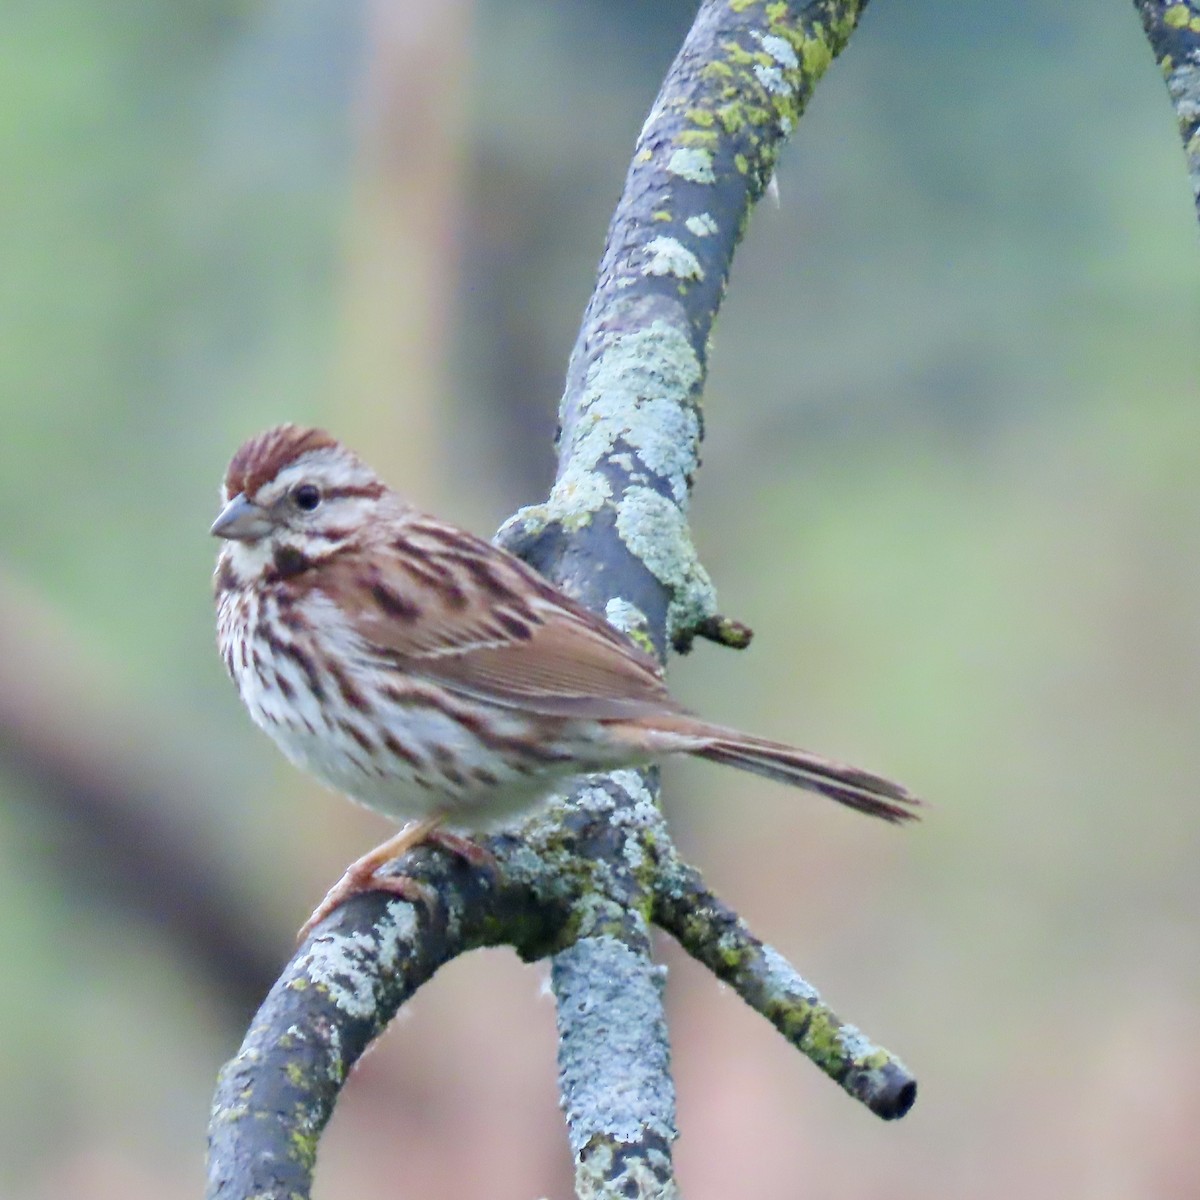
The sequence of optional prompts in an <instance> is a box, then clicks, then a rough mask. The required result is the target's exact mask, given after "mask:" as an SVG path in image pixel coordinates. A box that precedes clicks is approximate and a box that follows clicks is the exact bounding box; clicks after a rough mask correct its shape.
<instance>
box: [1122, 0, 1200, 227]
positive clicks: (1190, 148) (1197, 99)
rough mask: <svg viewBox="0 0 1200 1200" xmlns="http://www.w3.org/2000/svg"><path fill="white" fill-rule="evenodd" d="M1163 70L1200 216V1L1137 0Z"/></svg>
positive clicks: (1136, 2)
mask: <svg viewBox="0 0 1200 1200" xmlns="http://www.w3.org/2000/svg"><path fill="white" fill-rule="evenodd" d="M1134 4H1135V5H1136V7H1137V9H1138V12H1140V13H1141V16H1142V28H1143V29H1145V31H1146V36H1147V37H1148V38H1149V39H1150V47H1151V49H1152V50H1153V51H1154V58H1155V61H1156V62H1157V63H1158V66H1159V69H1160V70H1161V71H1162V73H1163V79H1164V80H1165V81H1166V84H1167V91H1168V93H1169V94H1170V97H1171V103H1172V104H1173V105H1174V106H1175V116H1176V118H1177V119H1178V122H1179V135H1180V137H1181V138H1182V139H1183V148H1184V152H1185V153H1186V154H1187V164H1188V177H1189V178H1190V179H1191V183H1192V195H1193V196H1194V197H1195V201H1196V215H1197V217H1198V218H1200V4H1197V3H1196V2H1195V0H1134Z"/></svg>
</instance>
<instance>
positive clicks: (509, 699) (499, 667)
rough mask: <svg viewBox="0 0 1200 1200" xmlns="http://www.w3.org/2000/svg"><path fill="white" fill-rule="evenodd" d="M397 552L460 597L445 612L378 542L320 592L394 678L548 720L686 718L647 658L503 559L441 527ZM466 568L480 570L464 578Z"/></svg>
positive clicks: (337, 566) (432, 591)
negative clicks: (445, 576)
mask: <svg viewBox="0 0 1200 1200" xmlns="http://www.w3.org/2000/svg"><path fill="white" fill-rule="evenodd" d="M402 540H403V541H404V542H406V543H407V544H409V545H410V546H412V547H413V549H419V550H420V552H421V554H422V556H423V562H424V564H425V565H426V566H430V565H432V566H433V568H434V570H435V572H436V571H437V570H440V569H443V568H444V569H446V570H449V571H452V572H453V575H454V579H455V582H456V583H457V584H458V585H459V588H460V589H461V592H460V593H459V594H458V595H456V597H455V598H454V600H453V601H452V602H447V600H446V598H445V597H443V596H440V595H439V593H438V591H437V589H436V588H435V587H433V586H431V585H430V584H429V583H428V582H424V583H422V582H421V581H420V579H419V577H416V576H414V575H412V574H410V573H409V572H407V571H406V570H405V568H404V565H403V558H404V555H402V554H401V553H400V552H398V551H397V550H395V549H394V548H390V547H387V546H385V545H383V544H380V542H378V541H376V542H375V544H374V545H373V546H372V547H371V548H370V550H369V551H368V552H367V554H366V555H364V556H363V557H357V556H339V557H338V558H337V559H336V560H334V561H331V562H329V563H328V564H326V566H325V567H324V568H323V570H322V575H323V576H324V578H323V579H322V581H321V584H320V586H321V587H322V588H323V589H327V590H328V591H330V592H331V593H332V594H334V595H335V596H336V599H337V602H338V604H339V605H340V606H341V607H342V609H343V611H345V612H346V613H347V614H348V616H349V617H350V621H351V624H352V625H353V626H354V628H355V630H356V631H357V632H358V633H359V634H360V635H361V636H362V637H363V638H365V639H366V641H367V642H369V643H371V644H372V645H374V646H377V647H379V649H380V650H381V651H382V652H383V656H384V657H386V658H387V659H388V660H389V661H391V662H394V663H395V665H396V667H397V669H398V670H400V671H403V672H405V673H406V674H412V675H416V676H420V677H422V678H424V679H428V680H431V681H433V682H436V683H439V684H442V685H444V686H445V687H447V688H449V689H451V690H452V691H455V692H458V693H461V694H464V695H470V696H475V697H477V698H480V699H485V700H490V701H492V702H493V703H495V704H501V705H505V706H507V707H512V708H520V709H524V710H526V711H529V712H536V713H544V714H546V715H548V716H572V717H581V718H590V719H593V720H603V719H608V718H616V717H637V716H650V715H652V714H655V713H668V712H670V713H679V712H682V711H683V709H682V708H681V706H680V705H679V704H678V703H677V702H676V701H675V700H674V699H673V698H672V697H671V695H670V693H669V692H668V691H667V688H666V685H665V684H664V683H663V681H662V677H661V673H660V671H659V667H658V663H657V662H656V661H655V660H654V659H653V658H652V657H651V656H650V655H648V654H646V653H644V652H643V651H642V650H640V649H639V648H638V647H636V646H634V644H633V643H632V642H630V641H629V640H628V639H627V638H626V637H625V636H624V635H623V634H621V633H619V632H618V631H617V630H615V629H613V628H612V626H610V625H609V624H608V622H607V621H605V620H603V619H602V618H600V617H598V616H596V615H595V614H594V613H592V612H590V611H589V610H588V609H586V608H584V607H583V606H582V605H581V604H578V603H577V602H576V601H574V600H571V599H570V598H569V597H568V596H565V595H564V594H563V593H561V592H559V591H558V590H557V589H556V588H554V587H552V586H551V585H550V584H548V583H547V582H546V580H545V579H543V578H542V576H540V575H538V574H537V573H536V572H535V571H533V570H532V568H530V567H528V566H526V564H525V563H523V562H521V561H520V560H519V559H517V558H514V557H513V556H512V555H510V554H508V553H507V552H506V551H503V550H500V549H498V548H497V547H495V546H493V545H491V544H490V543H488V542H485V541H482V540H481V539H478V538H475V537H473V536H472V535H470V534H467V533H465V532H464V531H461V530H457V529H451V527H449V526H442V527H441V529H440V530H439V531H438V534H437V536H436V537H425V536H421V534H420V533H419V532H410V533H406V535H405V537H404V539H402ZM468 557H469V558H470V559H472V560H473V561H474V563H475V565H476V567H478V566H480V565H482V566H483V567H484V568H486V569H484V570H478V569H476V570H472V569H471V567H470V566H469V565H467V562H466V560H467V559H468ZM364 559H365V560H366V561H364ZM389 559H390V561H389ZM497 585H499V586H497ZM462 593H465V597H466V603H462Z"/></svg>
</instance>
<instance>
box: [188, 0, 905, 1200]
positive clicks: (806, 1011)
mask: <svg viewBox="0 0 1200 1200" xmlns="http://www.w3.org/2000/svg"><path fill="white" fill-rule="evenodd" d="M863 7H864V4H863V3H838V2H835V0H818V2H817V3H812V4H809V5H806V6H801V5H789V4H786V3H776V2H772V3H747V2H746V0H728V2H724V3H719V2H716V0H709V2H707V3H705V4H704V5H703V6H702V8H701V10H700V13H699V15H698V16H697V19H696V22H695V24H694V26H693V28H692V31H691V33H690V34H689V36H688V38H687V40H686V42H685V43H684V46H683V48H682V49H681V50H680V53H679V55H678V56H677V58H676V60H675V62H674V64H673V65H672V67H671V70H670V72H669V73H668V76H667V78H666V80H665V82H664V84H663V87H662V90H661V92H660V93H659V96H658V99H657V100H656V101H655V104H654V107H653V108H652V110H651V112H650V115H649V117H648V118H647V120H646V123H645V125H644V127H643V129H642V133H641V136H640V137H639V139H638V144H637V148H636V150H635V154H634V158H633V163H632V166H631V167H630V170H629V173H628V176H627V178H626V182H625V189H624V193H623V195H622V198H621V201H620V204H619V205H618V208H617V211H616V214H615V215H614V217H613V221H612V224H611V226H610V229H609V234H608V242H607V247H606V250H605V253H604V257H603V259H602V261H601V264H600V270H599V278H598V281H597V285H596V290H595V292H594V294H593V296H592V299H591V302H590V303H589V305H588V308H587V312H586V313H585V316H584V321H583V325H582V328H581V330H580V334H579V338H578V340H577V342H576V345H575V349H574V351H573V353H572V356H571V362H570V365H569V368H568V372H567V383H566V389H565V392H564V395H563V399H562V404H561V409H560V423H561V432H560V438H559V469H558V475H557V479H556V481H555V484H554V487H553V489H552V490H551V493H550V495H549V497H548V499H547V500H546V502H545V503H544V504H541V505H538V506H535V507H532V508H526V509H522V510H521V511H520V512H519V513H517V514H516V515H515V516H514V517H513V518H511V519H510V520H509V521H508V522H506V524H505V526H504V527H503V529H502V530H501V531H500V533H499V534H498V540H500V541H501V542H502V543H503V544H504V545H506V546H507V547H508V548H509V549H511V550H513V551H514V552H516V553H519V554H521V555H522V556H523V557H525V558H526V559H527V560H528V561H529V562H531V563H533V565H535V566H537V567H538V568H539V569H540V570H542V571H543V572H544V573H546V574H547V575H548V576H550V577H551V578H553V579H554V580H556V581H557V582H558V583H559V584H560V585H562V586H563V587H564V588H565V589H566V590H567V591H569V592H571V593H572V594H573V595H575V596H577V597H579V598H580V599H582V600H583V601H584V602H585V603H587V604H588V605H590V606H591V607H592V608H594V609H595V610H597V611H599V612H603V613H604V614H605V615H606V616H607V617H608V619H609V620H610V621H611V622H612V623H613V624H614V625H616V626H618V627H619V628H622V629H624V630H625V631H626V632H628V633H629V634H630V635H631V636H632V637H633V638H635V640H638V641H640V642H641V643H642V644H643V645H646V646H648V647H650V648H652V649H654V650H655V651H656V652H657V653H658V654H659V656H660V657H665V655H666V650H667V646H668V644H670V643H671V642H672V641H674V642H676V643H677V644H686V643H687V642H688V641H689V639H690V638H691V637H693V636H697V635H699V636H709V637H712V636H714V635H715V636H716V637H717V639H718V640H722V641H726V642H729V643H732V644H737V643H739V642H744V641H745V639H746V637H747V636H748V631H746V630H745V628H744V627H743V626H739V625H738V623H737V622H733V621H730V620H729V619H728V618H723V617H721V616H720V615H719V614H718V613H717V611H716V601H715V596H714V593H713V588H712V585H711V583H710V581H709V579H708V576H707V574H706V573H705V571H704V569H703V567H702V566H701V565H700V563H699V560H698V558H697V556H696V553H695V550H694V548H693V546H692V542H691V538H690V534H689V531H688V526H687V519H686V508H687V502H688V497H689V492H690V488H691V484H692V479H693V477H694V475H695V472H696V470H697V467H698V465H699V457H698V453H699V443H700V438H701V434H702V421H701V415H700V408H699V402H700V395H701V392H702V389H703V382H704V376H705V370H706V365H707V342H708V337H709V333H710V332H711V328H712V323H713V320H714V318H715V315H716V312H717V309H718V307H719V305H720V301H721V298H722V295H723V293H724V289H725V282H726V279H727V277H728V274H729V268H730V264H731V262H732V258H733V252H734V249H735V247H736V245H737V242H738V240H739V239H740V237H741V234H742V232H743V230H744V228H745V225H746V221H747V219H748V216H749V212H750V209H751V206H752V205H753V203H754V202H755V201H756V200H757V199H758V197H759V196H760V195H761V193H762V191H763V190H764V188H765V186H766V184H767V182H768V181H769V180H770V178H771V176H772V174H773V172H774V168H775V159H776V156H777V154H778V151H779V148H780V146H781V144H782V142H783V140H784V139H785V138H786V136H787V135H788V134H789V133H790V132H791V130H792V129H793V128H794V126H795V123H796V121H797V119H798V118H799V115H800V113H801V112H802V111H803V108H804V105H805V103H806V102H807V99H808V96H809V94H810V92H811V89H812V87H813V85H814V84H815V82H816V80H817V79H818V78H819V77H820V76H821V74H822V73H823V72H824V70H825V68H826V67H827V66H828V65H829V63H830V62H831V61H832V59H833V57H834V56H835V55H836V54H837V53H838V52H839V51H840V50H841V48H842V47H843V46H844V44H845V42H846V39H847V38H848V37H849V35H850V33H851V32H852V30H853V28H854V25H855V23H856V21H857V18H858V15H859V13H860V11H861V10H862V8H863ZM487 845H488V846H489V848H491V849H492V850H493V852H494V853H495V855H496V860H497V872H496V874H495V876H494V877H488V876H487V875H486V874H480V873H472V872H471V871H470V870H469V869H468V868H466V867H465V866H464V865H463V864H462V863H461V862H455V863H448V862H446V861H445V860H444V858H442V857H441V856H440V855H439V854H438V853H436V852H431V851H428V850H421V851H418V852H415V853H414V854H412V855H410V856H407V857H406V859H404V860H402V864H401V869H402V870H403V871H404V872H405V873H406V874H412V875H415V876H416V877H418V878H420V879H421V880H422V881H423V882H424V883H426V885H427V886H429V887H432V888H433V889H434V890H435V891H436V893H437V895H438V897H439V899H438V902H437V904H436V905H435V911H434V912H433V913H432V914H424V913H417V912H414V911H413V909H412V907H411V906H409V905H408V904H407V903H405V902H402V901H397V900H395V899H385V898H383V897H377V896H370V897H364V898H362V899H359V900H355V901H353V902H352V903H350V904H347V905H345V906H344V908H342V909H341V910H339V911H338V912H336V913H335V914H333V916H331V917H330V918H329V920H328V921H326V922H325V923H323V924H322V925H321V926H320V927H318V929H317V930H316V931H314V934H313V936H312V937H311V938H310V940H309V942H308V943H307V944H306V945H305V946H304V947H303V948H302V949H301V951H300V953H299V954H298V956H297V957H296V958H295V959H294V960H293V962H292V964H291V965H290V966H289V968H288V971H287V973H286V974H285V976H284V977H283V979H282V980H281V981H280V983H279V984H278V985H277V986H276V987H275V989H274V990H273V991H272V993H271V996H270V997H269V999H268V1001H267V1003H266V1005H264V1009H263V1013H262V1014H261V1015H260V1019H259V1020H258V1021H256V1022H255V1025H254V1026H253V1027H252V1029H251V1030H250V1033H249V1034H248V1035H247V1038H246V1041H245V1043H244V1044H243V1047H242V1051H241V1053H240V1054H239V1056H238V1058H237V1059H235V1060H234V1063H233V1064H231V1065H230V1067H228V1068H227V1069H226V1071H225V1072H224V1073H223V1075H222V1080H221V1084H220V1087H219V1089H218V1096H217V1107H216V1111H215V1116H214V1123H213V1133H212V1149H211V1155H210V1190H209V1195H210V1197H217V1196H220V1197H248V1196H251V1195H253V1196H256V1197H267V1196H271V1197H274V1196H279V1197H282V1196H285V1195H286V1196H288V1197H306V1196H307V1195H308V1194H309V1187H310V1182H311V1169H312V1159H313V1155H314V1153H315V1139H316V1137H317V1135H318V1133H319V1132H320V1129H321V1128H322V1127H323V1125H324V1123H325V1121H326V1120H327V1119H328V1116H329V1113H330V1111H331V1110H332V1105H333V1102H334V1100H335V1098H336V1093H337V1090H338V1088H339V1087H340V1086H341V1083H342V1081H343V1080H344V1078H345V1074H346V1070H347V1069H348V1067H349V1064H350V1062H352V1061H353V1057H354V1056H356V1055H357V1054H359V1053H361V1050H362V1048H363V1047H364V1046H365V1045H366V1044H367V1042H368V1041H369V1040H370V1038H372V1037H374V1036H375V1035H376V1034H377V1033H378V1032H379V1031H380V1030H382V1028H383V1027H384V1026H385V1025H386V1023H387V1021H388V1020H389V1019H390V1018H391V1016H392V1015H393V1013H394V1012H395V1009H396V1007H397V1005H398V1004H400V1003H402V1002H403V1000H404V999H405V998H406V997H407V996H408V995H410V994H411V992H412V990H413V989H414V988H415V987H417V986H419V985H420V983H422V982H423V981H424V980H425V979H427V978H428V977H429V975H431V974H432V973H433V971H434V970H436V968H437V966H438V965H440V964H441V963H442V962H445V961H447V959H448V958H450V957H452V956H453V955H454V954H456V953H461V952H462V951H463V950H466V949H470V948H471V947H472V946H475V945H484V944H489V945H490V944H496V943H500V942H510V943H512V944H514V945H516V946H517V948H518V950H519V952H520V953H521V954H523V955H524V956H526V957H536V956H537V955H539V954H546V953H552V954H553V955H554V961H553V969H552V975H551V981H552V986H553V988H554V991H555V995H556V998H557V1002H558V1028H559V1038H560V1055H559V1067H560V1074H559V1082H560V1093H561V1097H562V1104H563V1109H564V1112H565V1114H566V1118H567V1123H568V1130H569V1136H570V1141H571V1146H572V1149H573V1150H574V1152H575V1158H576V1190H577V1192H578V1194H579V1195H581V1196H588V1197H614V1198H615V1197H618V1196H620V1197H627V1198H634V1200H636V1198H638V1197H646V1198H649V1197H659V1198H661V1197H670V1196H674V1195H676V1194H677V1192H676V1188H675V1184H674V1180H673V1178H672V1167H671V1145H672V1142H673V1141H674V1138H675V1136H676V1134H675V1127H674V1088H673V1084H672V1081H671V1076H670V1072H669V1048H668V1043H667V1033H666V1022H665V1019H664V1014H663V1007H662V998H661V978H662V969H661V968H658V967H656V966H655V965H654V964H653V962H652V961H651V957H650V949H649V925H650V922H651V920H658V921H659V922H661V923H662V924H663V925H664V927H666V928H668V929H671V930H672V931H673V932H675V933H676V935H677V936H678V937H679V938H680V940H681V941H682V942H683V944H684V945H685V947H686V948H687V949H688V951H689V952H690V953H692V954H693V955H694V956H695V957H697V958H698V959H700V961H702V962H705V963H707V964H708V965H709V966H710V967H713V969H714V970H716V971H717V973H718V974H719V975H721V977H722V978H725V979H728V980H729V981H730V982H731V983H733V984H734V986H735V987H738V990H739V991H740V992H741V993H742V995H743V996H744V997H745V998H746V999H747V1000H748V1001H749V1002H750V1003H752V1004H753V1005H754V1006H755V1007H756V1008H758V1009H759V1011H762V1012H764V1013H765V1014H766V1015H767V1016H768V1017H769V1018H770V1019H771V1020H773V1021H774V1022H775V1024H776V1025H777V1027H778V1028H780V1030H781V1031H782V1032H783V1033H784V1034H785V1036H787V1037H788V1038H789V1040H791V1041H792V1042H793V1044H795V1045H797V1046H798V1047H799V1048H801V1049H802V1050H803V1051H804V1052H805V1053H806V1054H808V1055H809V1057H812V1058H813V1059H814V1061H817V1062H818V1063H819V1065H821V1066H822V1068H823V1069H824V1070H825V1071H826V1072H827V1073H828V1074H830V1075H831V1076H832V1077H834V1078H835V1079H837V1080H838V1081H839V1082H841V1083H842V1085H843V1086H844V1087H845V1088H846V1089H847V1091H849V1092H850V1093H851V1095H854V1096H856V1097H857V1098H858V1099H861V1100H863V1101H864V1102H866V1103H867V1105H868V1106H869V1107H870V1108H871V1109H872V1110H873V1111H875V1112H877V1113H879V1114H880V1115H882V1116H888V1117H895V1116H901V1115H903V1113H904V1112H905V1111H907V1109H908V1107H909V1106H910V1105H911V1103H912V1101H913V1098H914V1097H915V1094H916V1084H915V1082H914V1081H913V1080H912V1078H911V1076H909V1075H908V1074H907V1072H906V1071H905V1070H904V1068H903V1067H902V1066H900V1064H899V1063H898V1062H897V1061H896V1060H894V1059H892V1058H891V1057H890V1056H889V1055H888V1054H887V1052H886V1051H882V1050H877V1049H876V1048H874V1047H872V1046H871V1045H870V1043H869V1042H867V1041H866V1039H865V1038H863V1037H862V1036H861V1035H859V1034H857V1031H853V1030H852V1027H850V1026H846V1025H843V1024H842V1023H841V1022H840V1021H838V1020H837V1018H836V1017H834V1016H833V1014H832V1013H830V1012H829V1010H828V1009H826V1008H825V1007H824V1006H823V1005H822V1004H821V1003H820V1001H819V999H818V998H817V997H816V995H815V993H814V992H813V991H812V989H810V988H808V986H807V985H806V984H804V983H803V981H802V980H800V978H799V976H797V975H795V973H794V972H792V971H791V968H789V967H787V965H786V964H785V963H784V962H783V960H782V958H780V956H778V955H777V954H775V952H773V951H771V950H769V949H768V948H766V947H763V946H762V945H761V943H759V942H757V941H756V940H755V939H754V938H753V937H752V936H751V935H750V934H749V932H748V931H747V930H746V929H745V927H744V926H743V925H742V924H741V922H740V921H739V920H738V919H737V918H736V916H735V915H734V914H733V913H731V912H730V911H729V910H728V909H727V908H725V907H724V906H723V905H721V904H720V902H719V901H717V900H716V899H715V898H714V897H712V896H711V894H710V893H708V892H707V890H706V889H705V888H704V885H703V883H702V881H701V880H700V879H699V876H698V875H697V874H696V873H695V872H694V871H693V870H692V869H691V868H686V867H683V866H682V864H680V863H679V862H678V858H677V856H676V855H675V852H674V849H673V847H672V846H671V844H670V840H669V838H668V835H667V831H666V829H665V826H664V824H663V819H662V815H661V813H660V811H659V809H658V806H657V774H656V773H655V772H637V771H617V772H614V773H612V774H611V775H609V776H605V777H591V778H589V779H587V780H585V781H584V783H583V785H582V786H581V787H580V788H579V789H578V790H577V791H576V792H575V793H574V794H573V795H572V796H571V797H570V799H569V800H567V801H560V802H559V803H557V804H556V805H555V806H554V807H553V808H552V809H551V810H550V811H548V812H544V813H540V814H538V815H537V816H535V817H533V818H532V819H531V820H529V821H528V822H526V824H525V825H524V826H523V827H522V828H521V830H520V831H518V832H516V833H514V834H509V835H505V836H500V837H494V838H491V839H488V841H487ZM689 903H696V904H698V905H699V906H700V907H701V910H702V911H700V912H698V913H695V914H690V915H689V914H688V913H686V912H685V908H686V907H687V905H688V904H689ZM730 946H732V947H733V949H734V950H735V951H736V955H735V957H737V958H738V959H739V961H738V962H737V963H735V964H733V965H730V964H729V963H728V962H727V961H726V960H725V958H724V957H723V954H722V949H723V948H726V949H728V948H729V947H730ZM339 996H340V997H346V996H349V997H350V1000H351V1006H350V1008H347V1007H346V1005H345V1004H344V1003H338V1002H337V998H338V997H339ZM285 1163H286V1169H285V1165H284V1164H285Z"/></svg>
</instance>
